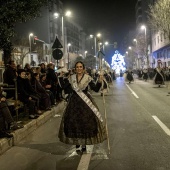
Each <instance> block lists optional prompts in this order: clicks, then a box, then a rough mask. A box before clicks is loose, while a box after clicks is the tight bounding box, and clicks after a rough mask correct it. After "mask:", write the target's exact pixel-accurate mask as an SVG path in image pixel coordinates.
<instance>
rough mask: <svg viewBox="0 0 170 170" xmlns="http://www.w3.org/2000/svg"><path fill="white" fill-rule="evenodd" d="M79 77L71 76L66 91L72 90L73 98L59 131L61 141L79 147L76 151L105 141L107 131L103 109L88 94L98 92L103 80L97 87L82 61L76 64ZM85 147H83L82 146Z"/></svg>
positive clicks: (67, 107)
mask: <svg viewBox="0 0 170 170" xmlns="http://www.w3.org/2000/svg"><path fill="white" fill-rule="evenodd" d="M75 71H76V74H73V75H71V76H70V77H69V78H68V81H67V82H66V83H65V85H64V88H67V89H69V91H70V93H69V99H68V104H67V106H66V109H65V111H64V114H63V118H62V121H61V124H60V129H59V135H58V137H59V139H60V141H61V142H63V143H66V144H71V145H76V151H80V150H81V151H82V152H84V151H86V145H93V144H98V143H101V142H103V141H104V140H105V139H106V131H105V127H104V126H103V123H102V122H103V119H102V116H101V114H100V113H99V109H98V107H97V105H96V103H95V102H94V100H93V98H92V97H91V95H90V93H89V92H88V88H89V87H90V88H91V89H92V90H94V91H95V92H98V91H99V89H100V88H101V85H102V83H101V82H102V80H103V77H102V76H100V78H99V81H98V82H97V83H96V84H95V83H94V82H93V79H92V77H91V76H89V75H88V74H85V66H84V64H83V63H82V62H81V61H78V62H77V63H76V64H75ZM80 145H82V146H80Z"/></svg>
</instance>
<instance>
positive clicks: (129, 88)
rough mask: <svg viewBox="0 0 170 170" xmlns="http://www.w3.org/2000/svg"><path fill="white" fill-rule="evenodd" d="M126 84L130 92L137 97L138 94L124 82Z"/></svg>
mask: <svg viewBox="0 0 170 170" xmlns="http://www.w3.org/2000/svg"><path fill="white" fill-rule="evenodd" d="M126 86H127V87H128V89H129V90H130V91H131V92H132V94H133V95H134V96H135V97H136V98H137V99H138V98H139V97H138V95H137V94H136V93H135V92H134V91H133V90H132V89H131V88H130V87H129V86H128V85H127V84H126Z"/></svg>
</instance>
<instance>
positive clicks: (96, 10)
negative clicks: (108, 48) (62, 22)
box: [61, 0, 137, 45]
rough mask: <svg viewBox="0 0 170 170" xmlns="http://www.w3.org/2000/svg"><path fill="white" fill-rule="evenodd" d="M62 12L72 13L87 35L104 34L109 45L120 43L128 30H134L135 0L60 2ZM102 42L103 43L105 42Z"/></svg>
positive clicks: (68, 0)
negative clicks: (61, 3)
mask: <svg viewBox="0 0 170 170" xmlns="http://www.w3.org/2000/svg"><path fill="white" fill-rule="evenodd" d="M61 1H62V2H63V5H64V10H68V9H69V10H70V11H72V14H73V17H74V18H75V19H77V20H79V21H81V24H82V25H83V27H84V28H87V29H88V30H89V32H88V33H89V34H96V33H98V32H100V33H102V35H103V34H104V39H106V40H107V41H109V43H113V42H115V41H116V42H118V45H120V43H121V42H122V40H123V38H124V36H125V35H127V33H128V31H129V30H132V29H135V4H136V1H137V0H100V1H99V0H61ZM106 40H104V41H106Z"/></svg>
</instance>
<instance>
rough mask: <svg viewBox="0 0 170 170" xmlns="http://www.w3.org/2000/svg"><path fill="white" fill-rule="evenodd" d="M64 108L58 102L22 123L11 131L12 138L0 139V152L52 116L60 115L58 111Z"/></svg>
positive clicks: (61, 103) (62, 104) (26, 135)
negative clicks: (22, 124)
mask: <svg viewBox="0 0 170 170" xmlns="http://www.w3.org/2000/svg"><path fill="white" fill-rule="evenodd" d="M63 109H64V102H63V101H62V102H60V103H59V104H58V105H57V106H55V107H53V108H52V110H50V111H46V112H44V113H43V114H42V115H40V116H39V117H38V118H37V119H32V120H30V121H29V122H28V123H26V124H25V125H24V128H22V129H18V130H15V131H13V132H12V134H13V136H14V137H13V138H2V139H0V154H3V153H4V152H6V151H7V150H8V149H10V148H11V147H12V146H14V145H16V144H17V143H19V142H20V141H21V140H22V139H24V138H25V137H28V135H29V134H30V133H32V132H33V131H34V130H36V129H37V128H38V127H40V126H41V125H43V124H44V123H45V122H47V121H48V120H49V119H50V118H51V117H52V116H60V113H61V112H62V111H63Z"/></svg>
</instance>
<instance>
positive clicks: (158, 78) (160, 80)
mask: <svg viewBox="0 0 170 170" xmlns="http://www.w3.org/2000/svg"><path fill="white" fill-rule="evenodd" d="M154 71H155V73H156V74H155V77H154V84H158V85H164V84H165V83H164V72H163V70H162V68H159V67H157V68H155V69H154Z"/></svg>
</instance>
